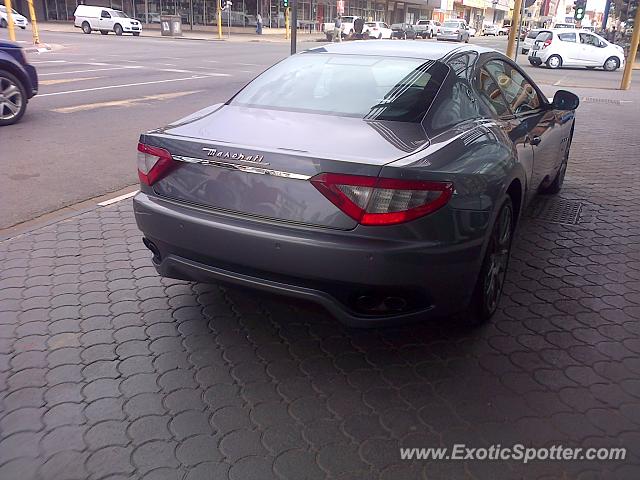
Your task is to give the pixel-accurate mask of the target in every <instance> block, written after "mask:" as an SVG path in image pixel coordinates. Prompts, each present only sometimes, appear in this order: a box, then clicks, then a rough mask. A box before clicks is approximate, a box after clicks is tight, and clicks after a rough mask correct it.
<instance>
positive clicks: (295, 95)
mask: <svg viewBox="0 0 640 480" xmlns="http://www.w3.org/2000/svg"><path fill="white" fill-rule="evenodd" d="M448 71H449V68H448V67H447V66H446V65H444V64H442V63H440V62H435V61H433V60H427V61H425V60H422V59H415V58H397V57H378V56H359V55H334V54H328V53H323V52H309V53H305V54H303V55H296V56H293V57H290V58H288V59H286V60H284V61H282V62H280V63H278V64H277V65H275V66H274V67H272V68H270V69H269V70H267V71H266V72H264V73H263V74H262V75H260V76H259V77H258V78H256V79H255V80H254V81H253V82H251V83H250V84H249V85H247V86H246V87H245V88H244V89H243V90H242V91H240V93H238V95H236V96H235V98H233V99H232V100H231V105H238V106H246V107H254V108H267V109H275V110H286V111H297V112H308V113H318V114H326V115H338V116H346V117H355V118H366V119H371V120H392V121H400V122H410V123H417V122H420V121H421V120H422V118H423V117H424V115H425V113H426V112H427V110H428V109H429V106H430V105H431V103H432V102H433V99H434V97H435V95H436V93H437V91H438V89H439V88H440V86H441V85H442V82H443V81H444V78H445V77H446V75H447V72H448Z"/></svg>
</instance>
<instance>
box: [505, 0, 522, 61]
mask: <svg viewBox="0 0 640 480" xmlns="http://www.w3.org/2000/svg"><path fill="white" fill-rule="evenodd" d="M523 1H524V0H515V5H514V6H513V18H512V19H511V28H509V43H508V44H507V57H509V58H513V49H514V47H515V45H516V35H517V29H516V28H515V26H516V25H519V24H520V11H521V10H522V2H523ZM516 55H517V52H516Z"/></svg>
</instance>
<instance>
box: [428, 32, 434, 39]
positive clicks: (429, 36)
mask: <svg viewBox="0 0 640 480" xmlns="http://www.w3.org/2000/svg"><path fill="white" fill-rule="evenodd" d="M427 37H428V38H429V40H431V39H432V38H433V32H432V31H431V30H429V33H427Z"/></svg>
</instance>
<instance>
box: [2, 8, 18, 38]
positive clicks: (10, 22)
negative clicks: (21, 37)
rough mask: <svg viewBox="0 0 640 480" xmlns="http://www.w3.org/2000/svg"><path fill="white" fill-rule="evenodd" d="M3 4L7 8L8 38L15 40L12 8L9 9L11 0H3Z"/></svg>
mask: <svg viewBox="0 0 640 480" xmlns="http://www.w3.org/2000/svg"><path fill="white" fill-rule="evenodd" d="M4 6H5V8H6V9H7V28H8V29H9V40H11V41H12V42H15V41H16V27H15V25H14V24H13V10H12V9H11V0H4Z"/></svg>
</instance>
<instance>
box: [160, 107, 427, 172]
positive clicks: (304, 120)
mask: <svg viewBox="0 0 640 480" xmlns="http://www.w3.org/2000/svg"><path fill="white" fill-rule="evenodd" d="M161 132H162V133H166V134H170V135H175V136H182V137H189V138H197V139H201V140H205V141H210V142H212V143H216V144H226V145H229V146H234V145H235V146H240V145H241V146H243V147H249V148H255V149H260V150H261V151H274V152H291V153H295V154H297V155H301V156H312V157H316V158H326V159H332V160H343V161H349V162H355V163H367V164H373V165H384V164H386V163H389V162H392V161H394V160H398V159H400V158H403V157H405V156H407V155H409V154H411V153H413V152H416V151H417V150H420V149H421V148H424V147H426V146H427V145H428V143H429V140H428V138H427V135H426V133H425V131H424V129H423V128H422V126H421V125H420V124H416V123H405V122H389V121H368V120H363V119H361V118H351V117H337V116H333V115H321V114H314V113H300V112H289V111H280V110H270V109H265V108H252V107H241V106H234V105H215V106H212V107H209V108H207V109H205V110H203V111H202V112H197V113H195V114H193V115H190V116H189V117H186V118H185V119H183V120H182V121H179V122H176V123H174V124H172V125H169V126H167V127H166V128H164V129H161Z"/></svg>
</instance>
